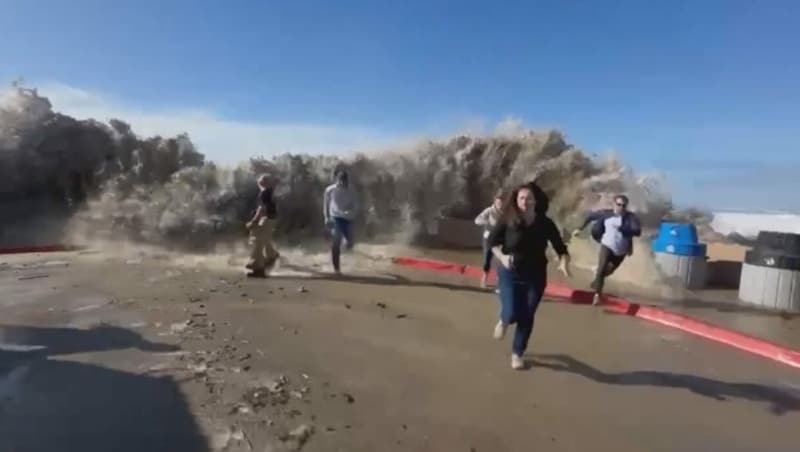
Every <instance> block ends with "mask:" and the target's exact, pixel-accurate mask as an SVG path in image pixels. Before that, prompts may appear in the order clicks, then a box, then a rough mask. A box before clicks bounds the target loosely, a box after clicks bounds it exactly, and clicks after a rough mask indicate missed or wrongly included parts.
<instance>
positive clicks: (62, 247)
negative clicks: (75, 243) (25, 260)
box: [0, 245, 76, 254]
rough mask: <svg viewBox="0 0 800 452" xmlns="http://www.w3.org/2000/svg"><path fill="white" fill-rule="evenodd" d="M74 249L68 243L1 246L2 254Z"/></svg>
mask: <svg viewBox="0 0 800 452" xmlns="http://www.w3.org/2000/svg"><path fill="white" fill-rule="evenodd" d="M74 249H76V248H75V247H72V246H67V245H39V246H17V247H8V248H0V254H24V253H54V252H58V251H71V250H74Z"/></svg>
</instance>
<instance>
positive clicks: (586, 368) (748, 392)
mask: <svg viewBox="0 0 800 452" xmlns="http://www.w3.org/2000/svg"><path fill="white" fill-rule="evenodd" d="M529 364H530V365H531V366H533V367H539V368H545V369H550V370H552V371H555V372H568V373H571V374H575V375H580V376H582V377H584V378H588V379H590V380H593V381H596V382H597V383H603V384H608V385H621V386H656V387H666V388H677V389H686V390H687V391H690V392H692V393H693V394H697V395H700V396H703V397H709V398H711V399H714V400H719V401H725V400H727V399H729V398H737V399H744V400H750V401H754V402H766V403H769V404H770V406H769V410H770V411H771V412H772V413H773V414H775V415H779V416H780V415H783V414H786V413H787V412H792V411H800V398H798V397H797V396H795V395H792V394H790V393H789V392H787V391H783V390H780V389H777V388H774V387H771V386H765V385H761V384H756V383H733V382H727V381H721V380H715V379H713V378H707V377H700V376H696V375H688V374H681V373H673V372H663V371H649V370H643V371H631V372H619V373H606V372H603V371H601V370H599V369H597V368H594V367H592V366H590V365H589V364H586V363H584V362H582V361H579V360H577V359H575V358H573V357H571V356H568V355H562V354H538V355H534V360H532V361H529Z"/></svg>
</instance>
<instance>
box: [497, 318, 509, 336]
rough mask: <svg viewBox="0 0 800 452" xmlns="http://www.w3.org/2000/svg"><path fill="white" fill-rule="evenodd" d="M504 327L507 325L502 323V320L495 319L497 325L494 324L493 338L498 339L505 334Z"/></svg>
mask: <svg viewBox="0 0 800 452" xmlns="http://www.w3.org/2000/svg"><path fill="white" fill-rule="evenodd" d="M506 328H508V325H506V324H505V323H503V321H502V320H498V321H497V325H495V326H494V338H495V339H497V340H500V339H502V338H504V337H505V336H506Z"/></svg>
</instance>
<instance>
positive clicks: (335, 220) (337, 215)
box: [322, 171, 358, 275]
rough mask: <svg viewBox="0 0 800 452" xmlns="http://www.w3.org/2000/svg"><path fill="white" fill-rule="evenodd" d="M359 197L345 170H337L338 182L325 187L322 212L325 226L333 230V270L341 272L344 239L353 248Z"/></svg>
mask: <svg viewBox="0 0 800 452" xmlns="http://www.w3.org/2000/svg"><path fill="white" fill-rule="evenodd" d="M357 207H358V199H357V196H356V192H355V190H354V189H353V187H352V186H351V185H350V178H349V176H348V174H347V173H346V172H345V171H337V173H336V182H335V183H334V184H332V185H330V186H328V188H326V189H325V195H324V197H323V201H322V213H323V216H324V218H325V227H326V228H329V230H331V233H332V235H333V240H332V243H331V261H332V263H333V271H334V272H336V274H337V275H338V274H341V268H340V266H339V256H340V254H341V249H342V239H344V240H345V242H346V243H347V245H346V246H347V249H348V250H350V249H353V220H354V219H355V216H356V209H357Z"/></svg>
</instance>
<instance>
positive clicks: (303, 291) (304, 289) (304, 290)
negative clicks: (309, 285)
mask: <svg viewBox="0 0 800 452" xmlns="http://www.w3.org/2000/svg"><path fill="white" fill-rule="evenodd" d="M297 291H298V292H299V293H306V292H308V289H306V287H305V286H300V287H298V288H297Z"/></svg>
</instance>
